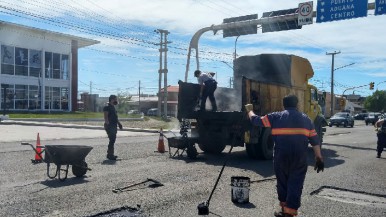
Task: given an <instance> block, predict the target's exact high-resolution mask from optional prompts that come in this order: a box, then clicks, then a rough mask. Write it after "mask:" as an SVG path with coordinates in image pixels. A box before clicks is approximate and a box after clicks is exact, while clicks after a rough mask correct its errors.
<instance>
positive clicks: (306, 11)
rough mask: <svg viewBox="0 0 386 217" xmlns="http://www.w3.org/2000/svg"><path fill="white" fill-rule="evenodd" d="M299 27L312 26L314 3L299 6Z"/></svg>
mask: <svg viewBox="0 0 386 217" xmlns="http://www.w3.org/2000/svg"><path fill="white" fill-rule="evenodd" d="M298 10H299V12H298V25H299V26H302V25H307V24H312V18H313V2H312V1H311V2H304V3H300V4H299V9H298Z"/></svg>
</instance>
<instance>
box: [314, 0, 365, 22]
mask: <svg viewBox="0 0 386 217" xmlns="http://www.w3.org/2000/svg"><path fill="white" fill-rule="evenodd" d="M367 3H368V0H318V5H317V12H316V13H317V15H316V22H317V23H322V22H330V21H338V20H346V19H352V18H358V17H366V16H367V5H368V4H367Z"/></svg>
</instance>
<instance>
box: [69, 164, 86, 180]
mask: <svg viewBox="0 0 386 217" xmlns="http://www.w3.org/2000/svg"><path fill="white" fill-rule="evenodd" d="M72 173H73V174H74V176H76V177H82V176H84V175H85V174H86V173H87V163H86V162H84V161H83V162H81V163H77V164H74V165H72Z"/></svg>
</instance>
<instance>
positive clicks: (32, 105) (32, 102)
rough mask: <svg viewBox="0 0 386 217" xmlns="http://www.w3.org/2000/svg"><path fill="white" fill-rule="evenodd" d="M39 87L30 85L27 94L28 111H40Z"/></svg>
mask: <svg viewBox="0 0 386 217" xmlns="http://www.w3.org/2000/svg"><path fill="white" fill-rule="evenodd" d="M39 90H40V89H39V86H35V85H30V86H29V92H28V99H29V104H28V105H29V107H28V109H40V104H41V100H40V99H41V98H40V91H39Z"/></svg>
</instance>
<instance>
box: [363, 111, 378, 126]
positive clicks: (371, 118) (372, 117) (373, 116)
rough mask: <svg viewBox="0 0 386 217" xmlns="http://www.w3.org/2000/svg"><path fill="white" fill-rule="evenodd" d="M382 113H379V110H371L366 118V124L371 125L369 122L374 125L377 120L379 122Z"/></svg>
mask: <svg viewBox="0 0 386 217" xmlns="http://www.w3.org/2000/svg"><path fill="white" fill-rule="evenodd" d="M381 115H382V114H381V113H379V112H370V113H369V116H367V117H366V118H365V123H366V125H369V124H372V125H374V124H375V122H377V121H378V119H379V118H380V117H381Z"/></svg>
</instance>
